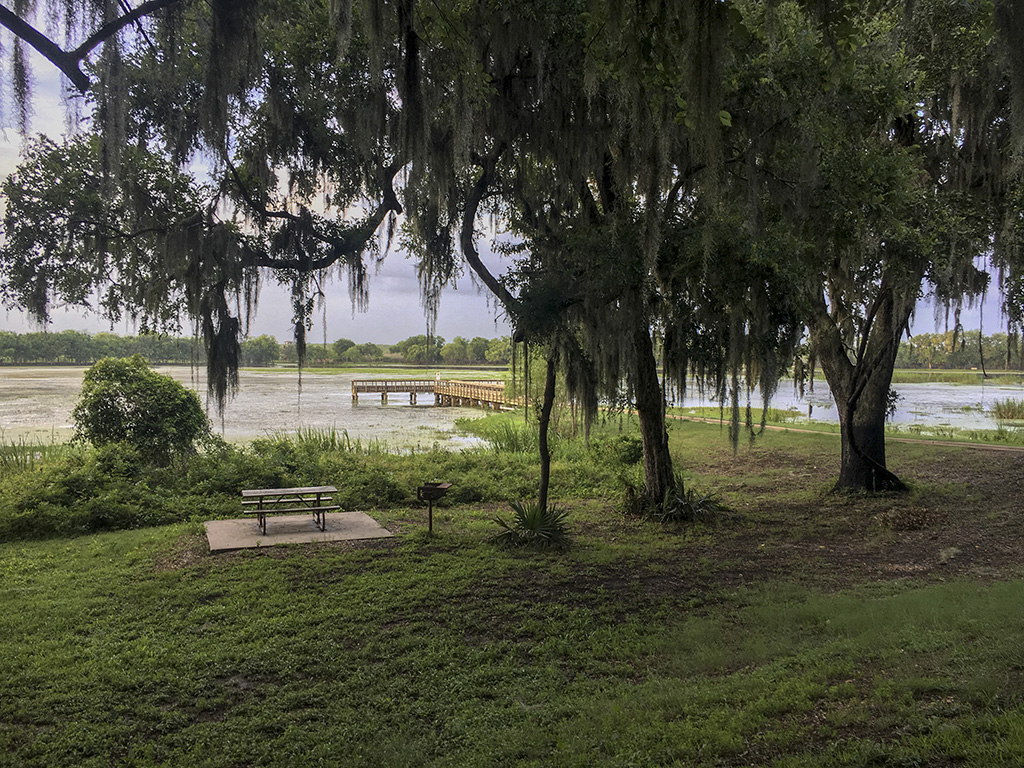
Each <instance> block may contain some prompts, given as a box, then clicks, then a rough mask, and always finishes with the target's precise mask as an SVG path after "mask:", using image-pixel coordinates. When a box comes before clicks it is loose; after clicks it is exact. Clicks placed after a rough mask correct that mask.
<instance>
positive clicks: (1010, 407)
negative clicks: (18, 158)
mask: <svg viewBox="0 0 1024 768" xmlns="http://www.w3.org/2000/svg"><path fill="white" fill-rule="evenodd" d="M992 415H993V416H995V417H996V418H997V419H999V420H1000V421H1024V400H1015V399H1014V398H1012V397H1008V398H1007V399H1005V400H996V401H995V402H994V403H993V404H992Z"/></svg>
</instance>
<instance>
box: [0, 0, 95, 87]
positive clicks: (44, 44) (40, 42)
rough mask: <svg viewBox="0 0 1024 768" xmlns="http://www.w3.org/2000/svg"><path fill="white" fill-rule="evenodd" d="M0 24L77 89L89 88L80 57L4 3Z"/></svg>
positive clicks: (0, 10) (1, 8)
mask: <svg viewBox="0 0 1024 768" xmlns="http://www.w3.org/2000/svg"><path fill="white" fill-rule="evenodd" d="M0 25H2V26H4V27H7V29H9V30H10V31H11V32H12V33H13V34H14V35H15V36H16V37H19V38H21V39H22V40H24V41H25V42H26V43H28V44H29V45H31V46H32V47H33V48H35V49H36V51H38V52H39V54H40V55H42V56H43V58H45V59H46V60H47V61H49V62H50V63H51V64H53V65H54V66H55V67H57V69H59V70H60V71H61V72H63V73H64V75H65V76H66V77H67V78H68V80H70V81H71V82H72V83H73V84H74V86H75V87H76V88H78V90H79V91H81V92H82V93H84V92H85V91H86V90H87V89H88V88H89V78H88V77H87V76H86V74H85V73H84V72H83V71H82V70H81V69H80V68H79V66H78V65H79V62H80V61H81V59H80V58H78V57H76V56H74V55H73V54H70V53H68V52H67V51H65V50H64V49H63V48H61V47H60V46H59V45H57V44H56V43H55V42H53V41H52V40H51V39H50V38H48V37H47V36H46V35H44V34H43V33H42V32H40V31H39V30H37V29H36V28H35V27H33V26H32V25H31V24H29V23H28V22H27V21H25V20H23V19H22V18H21V17H20V16H18V15H17V14H16V13H14V12H13V11H11V10H10V9H9V8H8V7H7V6H5V5H0Z"/></svg>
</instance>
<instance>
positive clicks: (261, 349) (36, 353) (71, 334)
mask: <svg viewBox="0 0 1024 768" xmlns="http://www.w3.org/2000/svg"><path fill="white" fill-rule="evenodd" d="M240 352H241V364H242V365H244V366H250V367H252V366H257V367H262V366H272V365H277V364H278V363H280V362H284V363H295V362H297V360H298V356H297V355H296V352H295V345H294V344H291V343H288V344H281V343H279V342H278V341H277V339H275V338H274V337H273V336H267V335H263V336H257V337H255V338H251V339H247V340H245V341H243V342H242V346H241V350H240ZM133 355H140V356H142V357H143V358H144V359H145V360H146V361H147V362H148V363H149V364H151V365H189V364H192V363H194V362H199V361H202V360H203V359H204V357H203V350H202V348H201V343H200V342H199V341H198V340H197V339H193V338H182V337H174V336H167V335H158V334H143V335H140V336H118V335H117V334H115V333H96V334H89V333H83V332H81V331H60V332H58V333H50V332H45V331H39V332H33V333H12V332H10V331H0V365H91V364H93V363H95V362H96V361H98V360H101V359H103V358H104V357H131V356H133ZM511 357H512V344H511V341H510V340H509V339H508V338H498V339H485V338H483V337H480V336H477V337H476V338H474V339H472V340H467V339H464V338H462V337H461V336H456V337H455V339H454V340H453V341H451V342H448V343H446V342H445V340H444V339H443V338H441V337H440V336H432V337H427V336H411V337H409V338H408V339H405V340H404V341H400V342H398V343H397V344H393V345H390V346H387V345H385V346H383V347H382V346H380V345H377V344H372V343H364V344H357V343H356V342H354V341H352V340H351V339H338V340H337V341H335V342H334V343H333V344H323V345H315V346H311V347H310V348H309V350H308V357H307V364H308V365H314V366H331V365H346V364H349V365H351V364H357V365H358V364H367V363H381V362H387V361H390V362H397V361H401V362H405V363H411V364H415V365H433V364H445V365H506V364H508V362H509V361H510V360H511Z"/></svg>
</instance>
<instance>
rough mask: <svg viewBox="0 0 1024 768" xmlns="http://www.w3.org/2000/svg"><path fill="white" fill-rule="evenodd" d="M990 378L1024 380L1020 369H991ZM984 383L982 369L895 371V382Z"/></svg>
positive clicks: (1006, 382)
mask: <svg viewBox="0 0 1024 768" xmlns="http://www.w3.org/2000/svg"><path fill="white" fill-rule="evenodd" d="M988 378H989V380H991V379H997V380H998V381H999V383H1001V384H1013V383H1019V382H1021V381H1024V378H1022V377H1021V373H1020V371H989V372H988ZM933 382H934V383H939V384H983V383H984V382H985V375H984V374H982V372H981V371H963V370H945V369H939V368H932V369H925V368H897V369H896V371H894V372H893V376H892V383H893V384H929V383H933Z"/></svg>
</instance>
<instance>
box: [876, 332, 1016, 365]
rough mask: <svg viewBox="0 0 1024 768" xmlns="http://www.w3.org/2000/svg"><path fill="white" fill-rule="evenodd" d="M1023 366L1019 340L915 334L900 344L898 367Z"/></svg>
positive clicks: (974, 334) (970, 334) (976, 334)
mask: <svg viewBox="0 0 1024 768" xmlns="http://www.w3.org/2000/svg"><path fill="white" fill-rule="evenodd" d="M1021 366H1022V358H1021V340H1020V337H1019V336H1018V337H1013V336H1008V335H1007V334H1005V333H993V334H992V335H991V336H982V335H981V334H980V333H979V332H978V331H967V332H959V333H954V332H953V331H946V332H944V333H918V334H915V335H914V336H911V337H910V338H909V339H906V340H905V341H904V342H903V343H902V344H900V349H899V353H898V354H897V356H896V367H897V368H952V369H970V368H978V369H980V368H982V367H984V368H985V370H990V371H1005V370H1016V369H1019V368H1020V367H1021Z"/></svg>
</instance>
